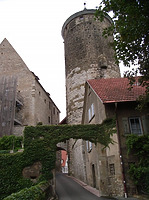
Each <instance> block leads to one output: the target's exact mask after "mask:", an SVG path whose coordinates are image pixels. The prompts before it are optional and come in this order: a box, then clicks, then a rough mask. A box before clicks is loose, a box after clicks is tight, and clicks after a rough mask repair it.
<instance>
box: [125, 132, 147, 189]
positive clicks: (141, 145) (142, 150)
mask: <svg viewBox="0 0 149 200" xmlns="http://www.w3.org/2000/svg"><path fill="white" fill-rule="evenodd" d="M126 144H127V147H128V152H129V153H133V154H134V155H136V156H137V159H138V162H137V163H135V164H131V166H130V170H129V173H130V175H131V177H132V179H133V180H134V183H135V184H136V185H137V186H138V190H139V191H141V192H147V193H149V135H143V136H137V135H130V136H128V138H127V141H126Z"/></svg>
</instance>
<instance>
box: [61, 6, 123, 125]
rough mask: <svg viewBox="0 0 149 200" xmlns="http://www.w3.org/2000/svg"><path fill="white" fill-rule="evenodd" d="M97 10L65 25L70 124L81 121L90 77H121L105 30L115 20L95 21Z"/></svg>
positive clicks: (68, 20)
mask: <svg viewBox="0 0 149 200" xmlns="http://www.w3.org/2000/svg"><path fill="white" fill-rule="evenodd" d="M95 11H96V10H87V9H84V10H83V11H80V12H77V13H75V14H73V15H72V16H70V17H69V18H68V19H67V20H66V21H65V23H64V25H63V28H62V37H63V39H64V47H65V68H66V109H67V120H68V124H80V123H81V119H82V108H83V100H84V85H85V82H86V81H87V80H89V79H95V78H112V77H120V71H119V67H118V66H117V65H116V64H115V61H114V51H113V49H112V47H111V46H110V42H112V41H113V37H108V38H104V37H103V36H102V32H103V29H104V28H106V27H108V26H109V25H110V24H111V23H112V21H111V18H110V17H109V16H108V15H107V16H105V19H104V21H103V22H100V20H97V19H96V20H95V16H94V14H95Z"/></svg>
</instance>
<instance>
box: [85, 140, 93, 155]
mask: <svg viewBox="0 0 149 200" xmlns="http://www.w3.org/2000/svg"><path fill="white" fill-rule="evenodd" d="M86 149H87V151H88V152H90V151H91V150H92V143H91V142H90V141H86Z"/></svg>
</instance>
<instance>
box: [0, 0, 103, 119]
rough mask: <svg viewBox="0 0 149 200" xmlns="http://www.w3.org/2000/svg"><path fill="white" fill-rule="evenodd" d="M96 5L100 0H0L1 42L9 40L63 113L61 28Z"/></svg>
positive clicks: (63, 69) (64, 112)
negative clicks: (76, 15) (76, 14)
mask: <svg viewBox="0 0 149 200" xmlns="http://www.w3.org/2000/svg"><path fill="white" fill-rule="evenodd" d="M84 2H86V8H87V9H95V8H96V6H98V5H99V3H100V0H86V1H83V0H73V1H72V0H0V43H1V42H2V41H3V39H4V38H7V40H8V41H9V42H10V44H11V45H12V46H13V47H14V49H15V50H16V51H17V53H18V54H19V55H20V56H21V58H22V59H23V61H24V62H25V63H26V65H27V66H28V68H29V69H30V70H31V71H33V72H34V73H35V74H36V75H37V76H38V77H39V79H40V83H41V84H42V86H43V87H44V88H45V90H46V91H47V92H49V93H50V95H51V98H52V100H53V101H54V102H55V104H56V105H57V107H58V108H59V110H60V111H61V115H60V119H61V120H62V119H63V118H64V117H65V115H66V106H65V102H66V100H65V63H64V44H63V39H62V36H61V29H62V26H63V24H64V22H65V21H66V19H67V18H68V17H70V16H71V15H72V14H74V13H76V12H78V11H81V10H83V9H84Z"/></svg>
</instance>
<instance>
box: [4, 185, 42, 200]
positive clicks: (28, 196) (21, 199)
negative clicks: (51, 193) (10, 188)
mask: <svg viewBox="0 0 149 200" xmlns="http://www.w3.org/2000/svg"><path fill="white" fill-rule="evenodd" d="M3 200H45V194H44V192H43V191H42V189H41V188H40V186H39V185H37V186H32V187H30V188H25V189H23V190H21V191H19V192H17V193H14V194H11V195H10V196H8V197H6V198H4V199H3Z"/></svg>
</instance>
